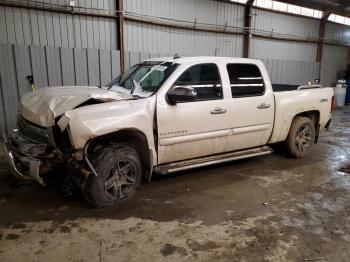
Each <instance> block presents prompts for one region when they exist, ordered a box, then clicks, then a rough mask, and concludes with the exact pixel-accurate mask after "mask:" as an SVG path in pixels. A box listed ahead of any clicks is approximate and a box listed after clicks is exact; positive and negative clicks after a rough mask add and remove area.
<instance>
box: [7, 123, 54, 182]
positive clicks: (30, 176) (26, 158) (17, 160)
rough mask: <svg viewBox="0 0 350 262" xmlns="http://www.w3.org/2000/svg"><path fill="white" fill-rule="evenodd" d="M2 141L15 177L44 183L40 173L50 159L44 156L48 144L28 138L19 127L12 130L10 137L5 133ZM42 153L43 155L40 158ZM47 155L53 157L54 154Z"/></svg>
mask: <svg viewBox="0 0 350 262" xmlns="http://www.w3.org/2000/svg"><path fill="white" fill-rule="evenodd" d="M0 142H1V145H2V147H3V148H4V152H5V154H6V157H7V160H8V162H9V164H10V168H11V172H12V174H13V175H14V176H15V177H17V178H19V179H25V180H33V181H36V182H39V183H40V184H43V180H42V178H41V176H40V173H41V171H42V170H43V169H45V166H44V164H45V165H47V163H48V160H49V158H47V157H46V158H45V157H44V156H43V155H44V154H45V153H46V151H47V145H46V144H43V143H40V142H36V141H33V140H30V139H28V138H27V137H25V136H24V135H22V134H21V133H20V132H19V131H18V130H17V129H15V130H13V131H12V133H11V135H10V137H9V138H8V137H7V136H6V135H5V134H3V135H2V139H1V141H0ZM40 155H42V156H43V157H42V158H40ZM46 155H47V156H49V157H52V156H53V155H54V154H52V153H49V154H47V153H46Z"/></svg>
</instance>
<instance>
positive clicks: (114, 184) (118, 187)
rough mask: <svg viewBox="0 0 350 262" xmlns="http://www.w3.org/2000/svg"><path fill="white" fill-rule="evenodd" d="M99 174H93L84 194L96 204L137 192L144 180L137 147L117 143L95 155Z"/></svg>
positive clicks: (113, 200)
mask: <svg viewBox="0 0 350 262" xmlns="http://www.w3.org/2000/svg"><path fill="white" fill-rule="evenodd" d="M92 164H93V166H94V168H95V170H96V173H97V176H95V175H93V174H92V175H90V176H89V178H88V180H87V182H86V185H85V188H84V192H83V193H84V196H85V199H86V200H87V202H88V203H90V204H91V205H92V206H94V207H97V208H101V207H106V206H111V205H114V204H116V203H118V202H119V201H122V200H125V199H128V198H130V197H131V196H133V195H134V193H135V190H136V188H137V187H138V186H139V185H140V183H141V177H142V165H141V161H140V157H139V155H138V153H137V152H136V150H135V149H133V148H132V147H130V146H127V145H122V144H119V145H118V144H115V145H112V146H110V147H107V148H103V149H101V150H99V151H97V152H96V153H95V154H94V156H93V157H92Z"/></svg>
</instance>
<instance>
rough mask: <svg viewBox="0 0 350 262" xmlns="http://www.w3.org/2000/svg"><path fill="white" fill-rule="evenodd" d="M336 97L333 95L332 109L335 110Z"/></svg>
mask: <svg viewBox="0 0 350 262" xmlns="http://www.w3.org/2000/svg"><path fill="white" fill-rule="evenodd" d="M335 102H336V101H335V97H334V96H332V104H331V110H334V109H335V108H336V103H335Z"/></svg>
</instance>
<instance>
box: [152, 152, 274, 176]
mask: <svg viewBox="0 0 350 262" xmlns="http://www.w3.org/2000/svg"><path fill="white" fill-rule="evenodd" d="M272 152H273V150H272V148H270V147H268V146H263V147H258V148H251V149H245V150H240V151H235V152H230V153H225V154H220V155H213V156H206V157H201V158H196V159H190V160H183V161H179V162H175V163H170V164H163V165H159V166H156V167H155V168H154V172H156V173H159V174H168V173H173V172H177V171H182V170H186V169H191V168H196V167H202V166H209V165H213V164H218V163H224V162H228V161H232V160H238V159H243V158H249V157H254V156H261V155H266V154H270V153H272Z"/></svg>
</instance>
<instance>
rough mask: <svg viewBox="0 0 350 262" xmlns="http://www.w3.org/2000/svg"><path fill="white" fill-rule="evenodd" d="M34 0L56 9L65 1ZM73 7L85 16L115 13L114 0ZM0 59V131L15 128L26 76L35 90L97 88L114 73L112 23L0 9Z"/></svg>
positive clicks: (81, 0)
mask: <svg viewBox="0 0 350 262" xmlns="http://www.w3.org/2000/svg"><path fill="white" fill-rule="evenodd" d="M15 2H16V3H19V1H14V3H15ZM25 2H30V3H31V4H32V3H34V2H33V1H26V0H23V1H21V3H25ZM37 2H41V3H48V4H53V5H55V6H49V7H53V8H60V9H62V8H63V6H67V3H68V2H69V1H66V0H44V1H42V0H41V1H37ZM75 4H76V6H77V7H83V8H84V10H85V11H86V12H93V11H101V10H110V11H113V10H114V11H115V10H116V1H115V0H99V1H97V0H76V1H75ZM63 9H64V8H63ZM0 58H1V59H0V88H1V93H0V94H1V95H0V123H1V125H0V128H1V130H9V129H11V128H13V127H15V124H16V123H15V122H16V114H17V104H18V101H19V99H20V97H21V96H22V95H23V94H24V93H26V92H30V91H31V87H30V84H29V82H28V80H27V79H26V76H27V75H33V76H34V81H35V85H36V87H37V88H41V87H44V86H59V85H93V86H96V85H103V84H106V83H107V82H109V81H110V80H111V79H112V78H114V77H116V76H117V75H118V74H119V73H120V53H119V51H118V50H117V20H116V18H113V17H111V18H109V17H93V16H86V15H79V14H74V15H73V14H64V13H59V12H47V11H39V10H30V9H26V8H17V7H2V6H0ZM1 130H0V132H1Z"/></svg>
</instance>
